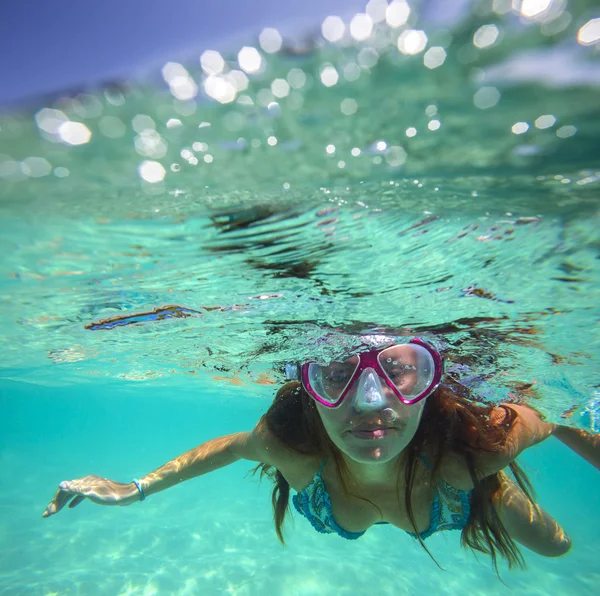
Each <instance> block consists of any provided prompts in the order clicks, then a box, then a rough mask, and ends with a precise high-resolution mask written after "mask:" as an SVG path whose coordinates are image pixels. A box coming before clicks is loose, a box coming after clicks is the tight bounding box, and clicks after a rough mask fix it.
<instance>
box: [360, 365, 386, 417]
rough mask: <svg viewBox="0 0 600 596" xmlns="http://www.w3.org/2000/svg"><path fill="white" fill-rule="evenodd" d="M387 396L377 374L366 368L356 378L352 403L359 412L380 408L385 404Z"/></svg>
mask: <svg viewBox="0 0 600 596" xmlns="http://www.w3.org/2000/svg"><path fill="white" fill-rule="evenodd" d="M387 401H388V400H387V397H386V392H385V390H384V388H383V387H382V385H381V380H380V378H379V375H378V374H377V373H376V372H375V371H374V370H373V369H372V368H367V369H366V370H364V371H363V373H362V374H361V376H360V378H359V379H358V382H357V386H356V392H355V395H354V399H353V403H352V405H353V406H354V408H355V409H356V410H357V411H359V412H367V411H370V412H372V411H377V410H382V409H384V408H385V407H386V405H387Z"/></svg>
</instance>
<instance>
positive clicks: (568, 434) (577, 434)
mask: <svg viewBox="0 0 600 596" xmlns="http://www.w3.org/2000/svg"><path fill="white" fill-rule="evenodd" d="M552 436H554V437H556V438H557V439H558V440H559V441H560V442H561V443H564V444H565V445H566V446H567V447H570V448H571V449H572V450H573V451H575V453H577V455H579V456H581V457H583V459H585V461H587V462H588V463H589V464H591V465H592V466H594V467H595V468H596V470H600V434H596V435H594V434H592V433H588V432H586V431H585V430H581V429H579V428H571V427H569V426H563V425H561V424H557V425H556V427H555V428H554V432H553V433H552Z"/></svg>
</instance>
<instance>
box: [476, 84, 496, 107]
mask: <svg viewBox="0 0 600 596" xmlns="http://www.w3.org/2000/svg"><path fill="white" fill-rule="evenodd" d="M499 101H500V91H498V89H496V87H482V88H481V89H478V90H477V91H476V92H475V94H474V95H473V104H474V106H475V107H476V108H479V109H480V110H488V109H489V108H493V107H494V106H495V105H496V104H497V103H498V102H499Z"/></svg>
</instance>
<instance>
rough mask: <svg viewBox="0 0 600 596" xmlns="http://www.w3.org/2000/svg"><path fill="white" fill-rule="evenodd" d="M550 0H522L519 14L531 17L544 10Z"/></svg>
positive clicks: (538, 14) (540, 13) (546, 8)
mask: <svg viewBox="0 0 600 596" xmlns="http://www.w3.org/2000/svg"><path fill="white" fill-rule="evenodd" d="M550 4H552V0H522V2H521V9H520V10H521V14H522V15H523V16H524V17H527V18H528V19H533V18H535V17H538V16H540V15H542V14H543V13H544V12H546V11H547V10H548V8H549V6H550Z"/></svg>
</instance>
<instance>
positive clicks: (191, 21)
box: [0, 0, 471, 106]
mask: <svg viewBox="0 0 600 596" xmlns="http://www.w3.org/2000/svg"><path fill="white" fill-rule="evenodd" d="M470 1H471V0H413V1H411V2H410V3H411V4H413V5H415V4H420V5H421V6H422V8H423V9H424V10H423V11H422V14H423V12H426V13H427V17H428V19H427V20H428V21H429V22H438V23H444V24H446V25H447V23H448V21H450V20H453V19H455V18H456V17H457V16H458V14H459V13H461V12H463V11H464V9H465V7H466V6H467V5H468V4H469V3H470ZM366 3H367V0H99V1H90V0H83V1H81V2H77V1H76V0H71V1H70V2H67V1H66V0H18V1H16V2H11V1H10V0H4V1H2V2H0V58H1V59H0V106H7V105H19V103H23V102H27V100H31V99H32V98H34V97H36V96H38V95H42V94H51V93H53V92H57V91H69V90H74V89H79V88H82V87H85V84H86V83H87V84H93V83H98V82H108V81H110V80H115V79H123V78H129V77H130V75H131V74H132V73H136V72H139V71H140V70H147V69H149V68H151V67H155V68H156V67H158V66H161V65H162V62H164V61H166V60H168V59H177V58H180V59H181V58H182V57H190V56H192V55H193V54H194V53H198V54H199V53H200V52H201V51H202V50H205V49H207V48H209V47H211V48H214V49H222V48H223V47H225V48H227V47H233V48H235V47H237V46H236V45H235V44H239V43H240V42H241V41H248V40H251V39H253V37H255V36H256V35H257V34H258V33H259V32H260V31H261V30H262V28H263V27H276V28H278V29H279V30H280V31H281V32H282V33H283V34H284V35H285V34H286V33H288V34H292V33H296V34H298V33H301V32H304V31H309V30H312V31H314V30H315V29H317V30H318V27H319V26H320V23H321V22H322V21H323V19H324V18H325V17H326V16H328V15H330V14H337V15H340V16H342V17H347V16H351V15H352V14H354V13H356V12H362V11H364V9H365V6H366Z"/></svg>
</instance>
